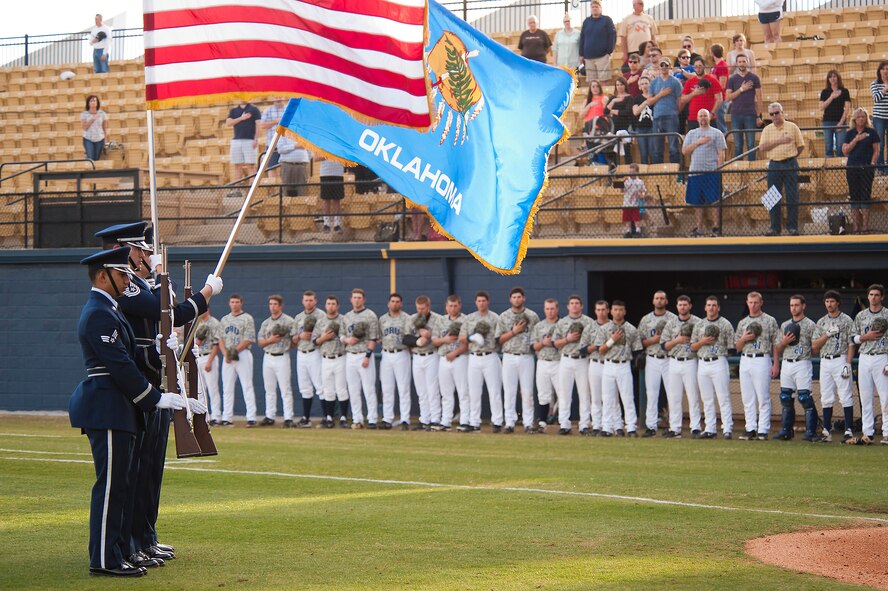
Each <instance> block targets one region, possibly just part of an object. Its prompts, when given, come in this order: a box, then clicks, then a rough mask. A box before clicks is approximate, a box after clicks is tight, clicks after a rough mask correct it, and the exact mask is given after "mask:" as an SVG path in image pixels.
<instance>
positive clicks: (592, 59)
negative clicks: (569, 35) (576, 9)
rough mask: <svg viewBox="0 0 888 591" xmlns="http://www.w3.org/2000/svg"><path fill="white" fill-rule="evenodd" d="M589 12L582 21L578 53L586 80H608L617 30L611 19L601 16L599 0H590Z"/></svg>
mask: <svg viewBox="0 0 888 591" xmlns="http://www.w3.org/2000/svg"><path fill="white" fill-rule="evenodd" d="M589 10H590V12H591V16H589V17H587V18H586V20H584V21H583V31H582V33H580V53H581V54H582V59H583V62H584V63H585V64H586V78H588V79H591V80H610V78H611V65H610V62H611V54H612V53H613V52H614V47H615V46H616V44H617V29H616V28H615V27H614V21H613V20H611V17H609V16H605V15H603V14H601V0H592V4H591V6H590V7H589ZM556 45H557V39H556Z"/></svg>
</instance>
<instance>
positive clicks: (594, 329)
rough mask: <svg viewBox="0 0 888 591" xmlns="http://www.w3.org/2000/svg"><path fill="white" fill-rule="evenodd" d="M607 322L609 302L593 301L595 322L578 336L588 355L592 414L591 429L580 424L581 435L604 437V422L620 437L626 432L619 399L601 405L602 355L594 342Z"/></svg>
mask: <svg viewBox="0 0 888 591" xmlns="http://www.w3.org/2000/svg"><path fill="white" fill-rule="evenodd" d="M608 322H610V304H609V303H608V302H607V301H606V300H598V301H597V302H595V322H590V323H589V326H587V327H586V328H585V330H583V336H582V338H580V348H581V349H583V348H585V351H586V353H587V354H588V356H589V398H590V399H591V405H590V406H591V411H590V412H591V415H592V417H591V418H592V429H591V431H590V430H589V429H588V428H587V429H586V430H585V431H583V428H582V426H581V427H580V433H581V434H582V435H592V436H595V435H602V433H603V434H604V436H605V437H606V436H607V433H606V432H604V431H602V425H604V423H605V422H606V423H607V424H609V425H612V426H613V427H614V428H615V429H616V431H615V433H616V434H617V435H619V436H621V437H622V436H623V435H625V434H626V432H625V431H624V430H623V412H622V410H621V409H620V400H619V399H614V404H613V406H612V407H611V408H608V409H605V408H603V406H602V396H601V376H602V373H603V371H604V357H602V355H601V354H600V353H599V352H598V346H597V345H595V344H594V342H595V338H596V337H597V335H598V331H599V330H600V329H601V328H602V327H604V326H605V325H606V324H607V323H608ZM605 340H607V339H605ZM605 417H606V419H605Z"/></svg>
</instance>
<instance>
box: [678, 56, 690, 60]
mask: <svg viewBox="0 0 888 591" xmlns="http://www.w3.org/2000/svg"><path fill="white" fill-rule="evenodd" d="M678 59H680V60H689V59H691V56H689V55H680V56H678Z"/></svg>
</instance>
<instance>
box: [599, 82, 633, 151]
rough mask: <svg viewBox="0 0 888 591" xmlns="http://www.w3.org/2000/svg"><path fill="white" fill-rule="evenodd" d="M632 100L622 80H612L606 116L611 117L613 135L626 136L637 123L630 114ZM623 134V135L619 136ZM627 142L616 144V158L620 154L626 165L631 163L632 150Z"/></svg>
mask: <svg viewBox="0 0 888 591" xmlns="http://www.w3.org/2000/svg"><path fill="white" fill-rule="evenodd" d="M633 101H634V99H633V97H632V95H630V94H629V88H628V86H627V84H626V81H625V80H624V79H622V78H617V79H616V80H614V97H613V98H612V99H611V100H610V102H609V103H608V105H607V110H606V111H605V113H606V114H608V115H610V116H611V119H612V120H613V122H614V133H616V134H618V135H623V134H628V133H629V130H630V129H631V128H632V126H633V125H634V124H635V122H636V121H637V119H636V117H635V115H634V114H633V113H632V103H633ZM620 132H623V134H620ZM628 142H629V140H628V138H627V139H626V141H625V142H620V143H619V144H617V156H620V155H621V154H622V156H623V161H624V162H625V163H626V164H628V163H630V162H632V150H631V149H630V146H629V143H628Z"/></svg>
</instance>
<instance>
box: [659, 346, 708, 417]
mask: <svg viewBox="0 0 888 591" xmlns="http://www.w3.org/2000/svg"><path fill="white" fill-rule="evenodd" d="M683 395H687V399H688V419H689V422H690V427H691V431H699V430H700V429H701V426H700V421H701V417H700V394H699V389H698V388H697V360H696V359H695V358H693V357H690V358H688V359H676V358H672V357H670V358H669V377H668V379H667V381H666V397H667V399H668V400H669V430H670V431H674V432H676V433H681V420H682V416H683V413H682V409H681V407H682V398H684V396H683Z"/></svg>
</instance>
